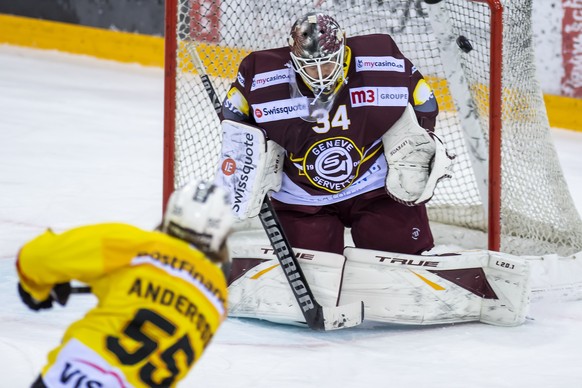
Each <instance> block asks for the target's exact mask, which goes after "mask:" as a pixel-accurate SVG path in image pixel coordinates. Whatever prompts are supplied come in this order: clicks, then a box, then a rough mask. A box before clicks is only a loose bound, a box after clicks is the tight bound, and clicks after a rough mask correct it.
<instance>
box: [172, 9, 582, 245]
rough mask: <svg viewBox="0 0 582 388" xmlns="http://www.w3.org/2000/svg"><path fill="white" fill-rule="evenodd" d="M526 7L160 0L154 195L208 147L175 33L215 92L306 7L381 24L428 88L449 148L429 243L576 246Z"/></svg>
mask: <svg viewBox="0 0 582 388" xmlns="http://www.w3.org/2000/svg"><path fill="white" fill-rule="evenodd" d="M431 3H435V1H431ZM531 7H532V0H512V1H502V0H442V1H440V2H438V1H437V2H436V4H427V3H426V2H424V1H422V0H391V1H383V0H317V1H315V0H299V1H296V0H256V1H252V2H251V1H248V0H232V1H231V0H204V1H202V0H166V29H165V41H166V48H165V53H166V58H165V60H166V64H165V109H164V110H165V116H164V178H163V199H164V203H165V202H166V200H167V198H168V197H169V195H170V193H171V192H172V191H173V190H174V188H175V187H179V186H182V185H183V184H185V183H186V182H187V181H188V180H189V179H192V178H193V177H194V176H196V177H200V178H205V179H212V177H213V174H214V171H215V170H216V164H217V155H218V152H219V148H220V140H221V131H220V127H219V123H218V120H217V119H216V115H215V113H214V110H213V108H212V105H211V103H210V100H209V99H208V96H207V94H206V92H205V90H204V87H203V85H202V82H201V81H200V79H199V77H198V76H197V74H196V72H195V70H194V66H193V65H192V63H191V62H190V60H189V58H188V55H187V54H186V49H185V43H186V42H190V41H193V42H194V43H195V44H196V45H197V46H198V48H199V52H200V54H201V57H202V60H203V62H204V64H205V66H206V67H207V69H208V73H209V76H210V78H211V79H212V82H213V84H214V86H215V88H216V89H217V92H218V94H219V96H221V97H223V96H224V95H225V94H226V90H227V88H228V86H229V84H230V83H231V82H232V80H233V79H234V77H235V76H236V68H237V66H238V64H239V63H240V60H241V59H242V58H243V57H244V56H245V55H246V54H247V53H248V52H250V51H253V50H260V49H267V48H274V47H279V46H283V45H285V44H286V39H285V38H286V35H287V33H288V30H289V28H290V25H291V23H292V22H293V20H295V19H296V18H297V17H298V16H300V15H301V14H303V13H304V12H306V11H307V10H311V9H315V10H321V11H322V12H327V13H330V14H332V15H333V16H334V17H335V18H336V19H337V20H338V22H339V23H340V25H341V26H342V27H343V28H344V29H345V30H346V33H347V35H348V36H353V35H362V34H367V33H389V34H390V35H391V36H392V37H393V38H394V39H395V40H396V42H397V43H398V45H399V47H400V49H401V50H402V51H403V53H404V54H405V55H406V56H408V57H409V58H410V59H411V60H412V62H413V63H414V64H415V65H416V66H417V67H418V68H419V69H420V70H421V72H422V73H423V74H424V75H425V77H426V78H427V80H428V81H429V83H430V84H431V86H432V88H433V90H434V91H435V95H436V97H437V100H438V102H439V106H440V107H441V114H440V115H439V119H438V121H437V128H436V131H437V133H439V134H440V135H441V136H442V137H443V138H444V139H445V142H446V143H447V146H448V147H450V148H452V150H453V153H455V154H456V155H457V159H456V163H455V169H454V177H453V179H451V180H449V181H446V182H445V183H443V184H441V185H439V187H438V188H437V191H436V193H435V196H434V197H433V199H432V200H431V201H430V202H429V204H428V211H429V218H430V220H431V224H433V232H434V233H435V237H436V240H437V243H445V244H448V243H451V244H455V243H456V244H459V245H463V244H465V245H467V247H472V248H489V249H492V250H501V251H504V252H508V253H515V254H545V253H560V254H571V253H573V252H578V251H580V250H582V222H581V221H580V217H579V215H578V212H577V211H576V209H575V207H574V205H573V201H572V198H571V196H570V194H569V191H568V188H567V186H566V183H565V181H564V179H563V176H562V173H561V168H560V165H559V162H558V160H557V156H556V153H555V149H554V148H553V144H552V142H551V136H550V127H549V124H548V121H547V116H546V113H545V106H544V104H543V99H542V94H541V89H540V87H539V83H538V82H537V80H536V79H535V71H534V70H535V63H534V57H533V48H532V47H531V41H532V40H531V33H532V31H531V17H530V16H531ZM462 41H465V42H468V44H470V45H471V48H472V49H468V48H467V47H461V46H462Z"/></svg>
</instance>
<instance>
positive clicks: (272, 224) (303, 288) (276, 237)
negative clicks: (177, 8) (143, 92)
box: [186, 42, 364, 331]
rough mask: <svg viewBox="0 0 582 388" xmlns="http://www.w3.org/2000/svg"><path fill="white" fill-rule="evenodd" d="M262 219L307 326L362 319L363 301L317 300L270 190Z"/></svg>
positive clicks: (192, 51)
mask: <svg viewBox="0 0 582 388" xmlns="http://www.w3.org/2000/svg"><path fill="white" fill-rule="evenodd" d="M186 49H187V51H188V54H189V55H190V59H191V60H192V63H193V64H194V67H195V68H196V71H197V72H198V75H199V76H200V78H201V79H202V83H203V85H204V89H205V90H206V93H207V94H208V97H209V98H210V101H211V102H212V106H213V107H214V110H215V112H216V114H217V115H220V110H221V108H222V104H221V102H220V99H219V98H218V95H217V94H216V90H215V89H214V86H213V85H212V82H211V81H210V78H208V75H207V74H206V69H205V67H204V64H203V63H202V59H201V58H200V56H199V55H198V50H197V49H196V46H195V44H194V43H193V42H190V43H187V44H186ZM259 219H260V220H261V224H262V225H263V228H264V229H265V232H266V234H267V237H268V238H269V242H270V243H271V246H272V247H273V250H274V251H275V255H276V256H277V259H278V260H279V263H280V265H281V269H282V270H283V273H284V274H285V278H286V279H287V281H288V282H289V286H290V287H291V290H292V292H293V295H294V296H295V299H296V300H297V303H298V304H299V307H300V308H301V313H302V314H303V317H304V318H305V322H306V323H307V326H309V327H310V328H311V329H314V330H326V331H327V330H336V329H343V328H348V327H353V326H357V325H359V324H360V323H362V321H363V320H364V302H360V303H358V302H355V303H351V304H348V305H344V306H333V307H324V306H321V305H320V304H319V303H317V301H316V300H315V297H314V295H313V292H312V291H311V289H310V288H309V284H308V283H307V280H306V279H305V275H304V274H303V271H302V270H301V267H300V265H299V262H298V261H297V258H296V256H295V253H294V252H293V248H292V247H291V244H289V240H288V239H287V237H286V236H285V233H284V232H283V228H282V227H281V223H280V222H279V219H278V218H277V215H276V213H275V211H274V209H273V205H272V204H271V199H270V198H269V195H268V194H265V198H264V199H263V204H262V206H261V211H260V212H259Z"/></svg>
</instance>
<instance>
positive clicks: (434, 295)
mask: <svg viewBox="0 0 582 388" xmlns="http://www.w3.org/2000/svg"><path fill="white" fill-rule="evenodd" d="M231 250H232V256H233V265H232V274H231V278H230V279H229V316H232V317H247V318H258V319H264V320H269V321H273V322H278V323H285V324H295V325H304V322H305V321H304V319H303V317H302V314H301V311H300V309H299V306H298V305H297V303H296V302H295V299H294V297H293V295H292V293H291V291H290V290H289V285H288V284H287V282H286V280H285V278H284V277H283V275H282V271H281V270H280V269H277V267H278V266H279V264H278V262H277V260H276V259H275V255H274V254H273V249H272V248H271V247H269V246H262V245H255V246H243V245H240V246H237V247H231ZM295 253H296V255H297V258H298V260H299V262H300V264H301V267H302V268H303V272H304V274H305V278H306V279H307V280H308V282H309V284H310V286H311V288H312V291H313V293H314V295H315V297H316V298H317V300H319V301H321V302H322V303H324V304H326V305H344V304H349V303H353V302H358V301H363V302H364V305H365V319H366V320H368V321H376V322H385V323H396V324H415V325H430V324H446V323H458V322H475V321H480V322H484V323H488V324H492V325H498V326H516V325H519V324H521V323H523V322H524V320H525V317H526V313H527V310H528V307H529V294H530V269H529V263H528V262H527V261H525V260H524V259H522V258H519V257H516V256H511V255H508V254H504V253H499V252H493V251H484V250H478V251H467V252H460V253H454V254H448V255H444V256H439V255H426V256H425V255H423V256H418V255H405V254H397V253H391V252H381V251H373V250H364V249H357V248H351V247H348V248H346V249H345V251H344V256H342V255H338V254H333V253H327V252H319V251H310V250H305V249H295Z"/></svg>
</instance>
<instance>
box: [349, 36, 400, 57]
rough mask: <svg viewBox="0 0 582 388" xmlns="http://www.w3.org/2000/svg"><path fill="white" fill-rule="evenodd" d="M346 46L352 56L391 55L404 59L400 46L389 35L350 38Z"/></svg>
mask: <svg viewBox="0 0 582 388" xmlns="http://www.w3.org/2000/svg"><path fill="white" fill-rule="evenodd" d="M346 44H347V45H348V47H349V48H350V50H351V52H352V55H355V56H357V55H369V56H382V55H390V56H394V57H402V53H401V52H400V49H399V48H398V45H397V44H396V42H395V41H394V39H392V37H391V36H390V35H388V34H369V35H359V36H353V37H348V39H347V40H346Z"/></svg>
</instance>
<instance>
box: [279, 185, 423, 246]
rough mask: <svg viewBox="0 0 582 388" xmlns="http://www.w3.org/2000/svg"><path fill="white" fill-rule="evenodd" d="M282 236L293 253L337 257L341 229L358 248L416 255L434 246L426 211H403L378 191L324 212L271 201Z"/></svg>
mask: <svg viewBox="0 0 582 388" xmlns="http://www.w3.org/2000/svg"><path fill="white" fill-rule="evenodd" d="M273 206H274V208H275V210H276V212H277V216H278V217H279V220H280V221H281V224H282V226H283V230H284V231H285V234H286V235H287V238H288V239H289V242H290V243H291V245H292V246H293V247H296V248H303V249H313V250H317V251H325V252H334V253H339V254H341V253H342V252H343V249H344V230H345V229H344V228H345V227H348V228H351V233H352V239H353V240H354V243H355V245H356V247H358V248H365V249H375V250H381V251H388V252H396V253H409V254H420V253H422V252H424V251H427V250H429V249H431V248H432V247H433V246H434V241H433V237H432V233H431V231H430V227H429V224H428V217H427V214H426V208H425V206H424V205H420V206H412V207H411V206H405V205H402V204H400V203H398V202H396V201H394V200H393V199H392V198H390V197H389V196H388V195H387V194H386V192H385V191H384V189H383V188H382V189H377V190H374V191H371V192H369V193H365V194H362V195H360V196H357V197H355V198H351V199H347V200H345V201H342V202H338V203H334V204H331V205H325V206H302V205H289V204H285V203H282V202H279V201H276V200H274V199H273Z"/></svg>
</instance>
